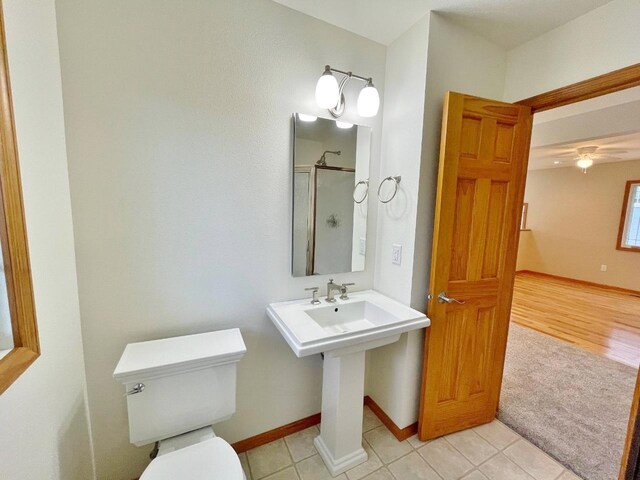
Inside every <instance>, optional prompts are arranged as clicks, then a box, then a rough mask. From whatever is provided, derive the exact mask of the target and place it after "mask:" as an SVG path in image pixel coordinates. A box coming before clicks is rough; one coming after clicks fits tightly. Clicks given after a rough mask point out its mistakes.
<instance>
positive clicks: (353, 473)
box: [346, 441, 382, 480]
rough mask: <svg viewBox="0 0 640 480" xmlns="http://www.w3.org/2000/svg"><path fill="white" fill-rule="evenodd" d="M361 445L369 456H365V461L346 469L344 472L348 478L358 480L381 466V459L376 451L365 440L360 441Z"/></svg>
mask: <svg viewBox="0 0 640 480" xmlns="http://www.w3.org/2000/svg"><path fill="white" fill-rule="evenodd" d="M362 447H363V448H364V450H365V451H366V452H367V455H368V456H369V458H367V461H366V462H364V463H361V464H360V465H358V466H356V467H353V468H352V469H351V470H347V472H346V473H347V478H348V479H349V480H360V479H361V478H364V477H366V476H367V475H369V474H370V473H373V472H375V471H376V470H378V469H379V468H380V467H382V460H380V458H379V457H378V455H376V452H374V451H373V449H372V448H371V446H370V445H369V444H368V443H367V442H366V441H363V442H362Z"/></svg>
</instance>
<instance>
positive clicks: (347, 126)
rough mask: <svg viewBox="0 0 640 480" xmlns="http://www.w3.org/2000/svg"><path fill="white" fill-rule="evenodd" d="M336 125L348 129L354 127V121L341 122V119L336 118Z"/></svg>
mask: <svg viewBox="0 0 640 480" xmlns="http://www.w3.org/2000/svg"><path fill="white" fill-rule="evenodd" d="M336 127H338V128H344V129H347V128H351V127H353V123H349V122H341V121H340V120H336Z"/></svg>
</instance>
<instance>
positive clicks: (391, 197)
mask: <svg viewBox="0 0 640 480" xmlns="http://www.w3.org/2000/svg"><path fill="white" fill-rule="evenodd" d="M400 180H402V177H401V176H399V175H398V176H395V177H387V178H385V179H384V180H382V182H380V186H379V187H378V200H380V202H382V203H389V202H390V201H391V200H393V199H394V198H395V197H396V194H397V193H398V185H399V184H400ZM388 181H393V182H394V183H395V189H394V190H393V194H392V195H391V196H390V197H389V198H387V199H386V200H383V199H382V197H380V190H381V189H382V185H384V182H388Z"/></svg>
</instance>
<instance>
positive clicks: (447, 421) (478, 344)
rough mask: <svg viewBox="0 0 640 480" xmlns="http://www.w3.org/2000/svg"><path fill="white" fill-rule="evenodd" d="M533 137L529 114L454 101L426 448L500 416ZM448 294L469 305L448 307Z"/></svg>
mask: <svg viewBox="0 0 640 480" xmlns="http://www.w3.org/2000/svg"><path fill="white" fill-rule="evenodd" d="M530 136H531V112H530V110H529V108H528V107H522V106H518V105H511V104H506V103H502V102H497V101H493V100H485V99H480V98H476V97H471V96H468V95H463V94H458V93H448V94H447V97H446V99H445V108H444V114H443V128H442V142H441V147H440V166H439V176H438V194H437V200H436V217H435V223H434V239H433V252H432V265H431V281H430V290H431V292H430V293H431V300H430V301H429V316H430V317H431V327H430V329H429V332H428V335H427V337H426V340H425V342H426V345H425V365H424V374H423V385H422V399H421V408H420V429H419V431H420V438H421V439H423V440H425V439H428V438H434V437H437V436H440V435H445V434H447V433H451V432H454V431H458V430H462V429H464V428H468V427H471V426H474V425H478V424H481V423H486V422H489V421H491V420H492V419H493V418H494V417H495V414H496V411H497V407H498V399H499V396H500V386H501V382H502V369H503V364H504V354H505V348H506V339H507V332H508V328H509V312H510V309H511V295H512V289H513V279H514V270H515V261H516V252H517V244H518V232H519V216H520V212H521V208H520V205H521V204H522V198H523V194H524V181H525V175H526V165H527V159H528V154H529V140H530ZM441 292H445V293H446V294H447V295H448V296H449V297H450V298H455V299H456V300H458V301H460V302H463V303H457V302H453V303H439V302H438V301H437V297H438V294H439V293H441Z"/></svg>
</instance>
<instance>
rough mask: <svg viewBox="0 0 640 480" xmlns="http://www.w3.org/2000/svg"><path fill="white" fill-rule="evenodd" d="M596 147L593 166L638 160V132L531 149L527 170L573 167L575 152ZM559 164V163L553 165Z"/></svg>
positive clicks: (639, 144)
mask: <svg viewBox="0 0 640 480" xmlns="http://www.w3.org/2000/svg"><path fill="white" fill-rule="evenodd" d="M588 146H597V147H598V150H596V152H595V158H594V162H593V165H594V166H597V165H599V164H602V163H613V162H624V161H628V160H637V159H640V131H638V132H634V133H630V134H627V135H620V136H615V137H608V138H598V139H590V140H583V141H580V142H570V143H563V144H560V145H548V146H544V147H537V148H532V149H531V154H530V156H529V170H542V169H546V168H563V167H571V166H575V163H576V161H575V157H576V156H577V152H576V150H577V149H578V148H580V147H588ZM555 162H560V163H557V164H556V163H555Z"/></svg>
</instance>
